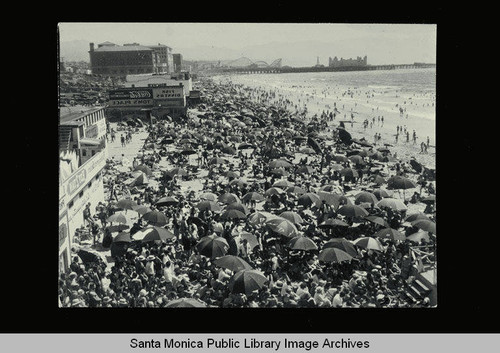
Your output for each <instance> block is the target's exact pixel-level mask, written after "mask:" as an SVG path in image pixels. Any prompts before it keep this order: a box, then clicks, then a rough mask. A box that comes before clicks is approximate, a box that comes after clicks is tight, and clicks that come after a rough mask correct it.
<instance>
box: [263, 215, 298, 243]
mask: <svg viewBox="0 0 500 353" xmlns="http://www.w3.org/2000/svg"><path fill="white" fill-rule="evenodd" d="M266 225H267V226H269V228H271V230H272V231H273V232H275V233H278V234H280V235H283V236H285V237H288V238H292V237H294V236H296V235H298V231H297V228H296V227H295V225H294V224H293V223H292V222H290V221H289V220H288V219H285V218H282V217H277V218H274V219H270V220H268V221H267V222H266Z"/></svg>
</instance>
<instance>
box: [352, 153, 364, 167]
mask: <svg viewBox="0 0 500 353" xmlns="http://www.w3.org/2000/svg"><path fill="white" fill-rule="evenodd" d="M348 158H349V160H350V161H351V162H353V163H354V164H356V165H363V164H366V162H365V161H364V160H363V157H361V156H360V155H359V154H356V155H354V156H350V157H348Z"/></svg>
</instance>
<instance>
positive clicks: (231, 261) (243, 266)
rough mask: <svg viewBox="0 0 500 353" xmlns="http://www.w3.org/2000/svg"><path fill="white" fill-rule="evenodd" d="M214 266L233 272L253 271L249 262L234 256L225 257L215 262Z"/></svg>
mask: <svg viewBox="0 0 500 353" xmlns="http://www.w3.org/2000/svg"><path fill="white" fill-rule="evenodd" d="M214 264H215V265H217V266H219V267H222V268H227V269H228V270H231V271H233V272H238V271H241V270H251V269H252V266H250V265H249V264H248V262H246V261H245V260H243V259H242V258H241V257H239V256H234V255H225V256H222V257H219V258H218V259H215V260H214Z"/></svg>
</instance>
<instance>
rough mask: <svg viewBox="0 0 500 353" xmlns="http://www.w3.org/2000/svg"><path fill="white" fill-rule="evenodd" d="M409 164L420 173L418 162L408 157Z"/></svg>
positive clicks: (420, 168)
mask: <svg viewBox="0 0 500 353" xmlns="http://www.w3.org/2000/svg"><path fill="white" fill-rule="evenodd" d="M410 165H411V166H412V168H413V169H414V170H415V171H416V172H417V173H420V172H422V169H423V168H422V165H421V164H420V163H418V162H417V161H416V160H415V159H410Z"/></svg>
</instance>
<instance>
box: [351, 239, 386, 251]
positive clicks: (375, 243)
mask: <svg viewBox="0 0 500 353" xmlns="http://www.w3.org/2000/svg"><path fill="white" fill-rule="evenodd" d="M353 244H354V245H356V246H359V247H360V248H363V249H367V250H376V251H383V250H384V247H383V245H382V244H381V243H380V241H379V240H378V239H377V238H372V237H360V238H358V239H356V240H354V241H353Z"/></svg>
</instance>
